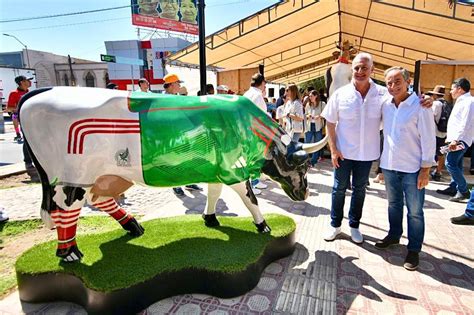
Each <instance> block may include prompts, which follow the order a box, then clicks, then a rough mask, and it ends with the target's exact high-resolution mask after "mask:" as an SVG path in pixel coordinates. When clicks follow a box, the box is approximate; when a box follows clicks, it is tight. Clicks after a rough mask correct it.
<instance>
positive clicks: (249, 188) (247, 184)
mask: <svg viewBox="0 0 474 315" xmlns="http://www.w3.org/2000/svg"><path fill="white" fill-rule="evenodd" d="M245 187H246V188H247V193H246V194H245V195H246V196H247V197H248V198H249V199H250V202H251V203H253V204H254V205H256V206H258V201H257V197H255V194H254V193H253V190H252V185H251V184H250V181H249V180H248V181H246V182H245Z"/></svg>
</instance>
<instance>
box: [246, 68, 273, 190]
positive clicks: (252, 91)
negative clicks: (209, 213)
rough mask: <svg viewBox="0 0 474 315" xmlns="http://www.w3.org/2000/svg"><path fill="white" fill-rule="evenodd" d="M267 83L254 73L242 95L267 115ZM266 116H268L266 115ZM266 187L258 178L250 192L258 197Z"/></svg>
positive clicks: (253, 181)
mask: <svg viewBox="0 0 474 315" xmlns="http://www.w3.org/2000/svg"><path fill="white" fill-rule="evenodd" d="M266 84H267V82H266V81H265V77H264V76H263V74H261V73H255V74H254V75H253V76H252V79H251V81H250V88H249V89H248V90H247V91H246V92H245V93H244V96H245V97H246V98H248V99H249V100H251V101H252V102H253V103H254V104H255V105H257V106H258V108H260V109H261V110H263V111H264V112H265V113H267V103H265V99H264V98H263V97H264V95H265V92H266V90H265V88H266ZM267 115H268V114H267ZM267 187H268V185H266V184H264V183H262V182H261V181H260V180H259V179H258V178H255V179H252V190H253V193H254V194H255V195H260V194H261V193H262V192H261V190H260V189H265V188H267Z"/></svg>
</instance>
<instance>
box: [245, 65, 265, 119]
mask: <svg viewBox="0 0 474 315" xmlns="http://www.w3.org/2000/svg"><path fill="white" fill-rule="evenodd" d="M266 84H267V82H266V81H265V77H264V76H263V74H261V73H255V74H254V75H253V76H252V80H251V81H250V89H248V90H247V92H245V93H244V96H245V97H246V98H248V99H249V100H251V101H252V102H253V103H254V104H255V105H257V106H258V107H259V108H260V109H261V110H263V111H264V112H265V113H266V112H267V103H265V99H264V98H263V96H264V94H265V87H266Z"/></svg>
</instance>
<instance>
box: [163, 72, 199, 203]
mask: <svg viewBox="0 0 474 315" xmlns="http://www.w3.org/2000/svg"><path fill="white" fill-rule="evenodd" d="M163 80H164V81H165V84H163V87H164V88H165V94H173V95H176V94H178V93H179V90H180V88H181V83H183V81H181V80H180V79H179V77H178V76H177V75H176V74H173V73H169V74H167V75H165V76H164V77H163ZM185 188H186V189H188V190H196V191H202V188H201V187H199V186H198V185H196V184H192V185H186V186H185ZM173 192H174V193H175V194H176V196H178V197H184V191H183V189H182V188H181V187H173Z"/></svg>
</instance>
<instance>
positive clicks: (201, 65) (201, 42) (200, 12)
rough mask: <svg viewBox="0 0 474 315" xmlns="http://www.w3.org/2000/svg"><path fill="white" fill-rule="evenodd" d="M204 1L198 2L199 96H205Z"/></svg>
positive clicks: (199, 0)
mask: <svg viewBox="0 0 474 315" xmlns="http://www.w3.org/2000/svg"><path fill="white" fill-rule="evenodd" d="M204 7H205V4H204V0H198V23H199V72H200V76H201V95H206V84H207V82H206V79H207V78H206V76H207V75H206V30H205V22H204V21H205V19H204Z"/></svg>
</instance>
